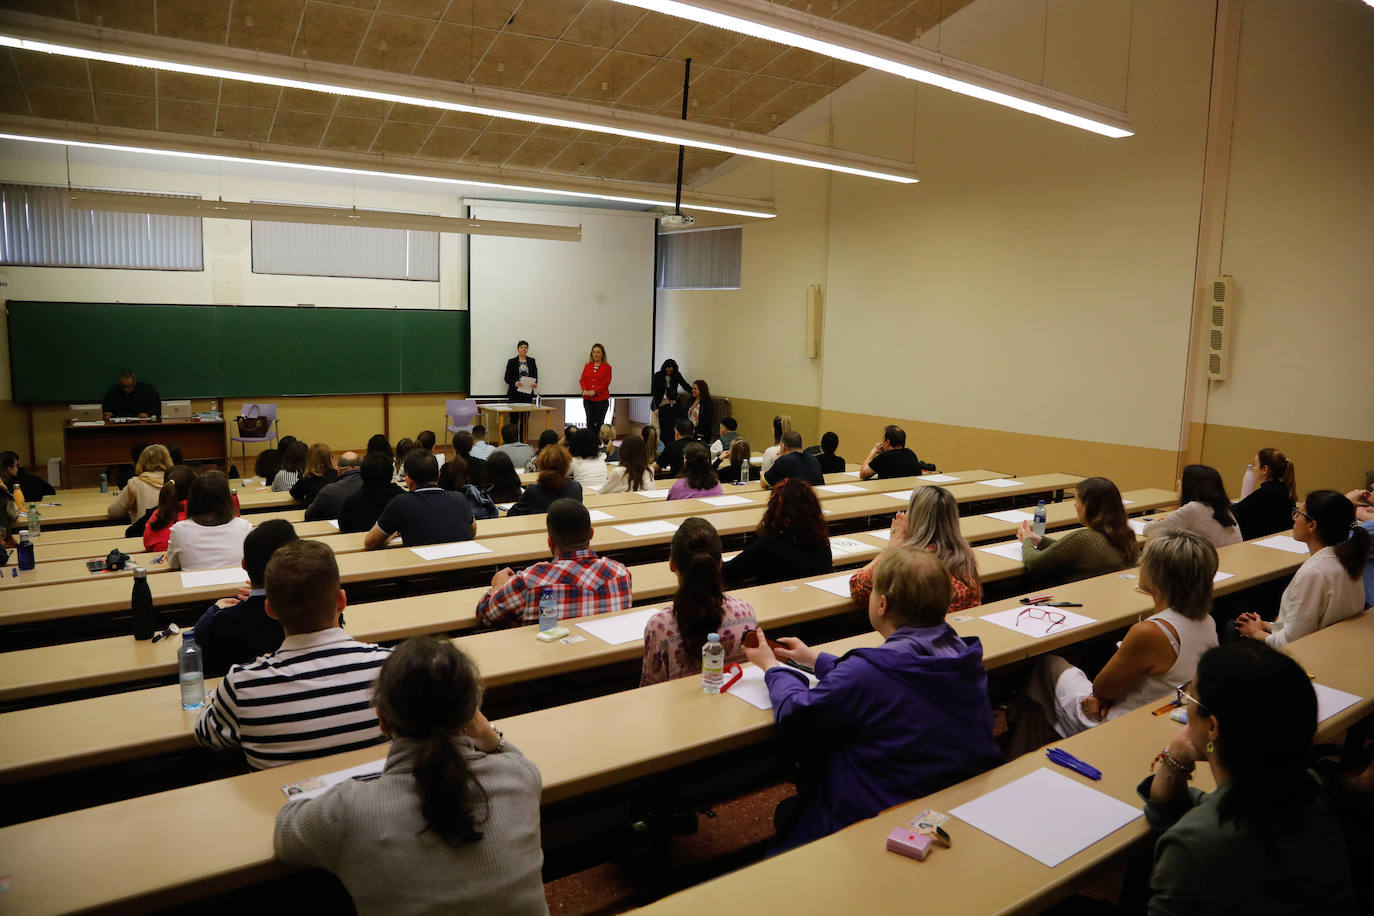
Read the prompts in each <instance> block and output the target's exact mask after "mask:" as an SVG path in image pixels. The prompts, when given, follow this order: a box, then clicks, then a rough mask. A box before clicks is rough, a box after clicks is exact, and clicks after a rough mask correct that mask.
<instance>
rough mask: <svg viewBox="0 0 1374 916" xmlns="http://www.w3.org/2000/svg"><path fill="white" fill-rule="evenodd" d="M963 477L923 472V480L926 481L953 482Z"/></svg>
mask: <svg viewBox="0 0 1374 916" xmlns="http://www.w3.org/2000/svg"><path fill="white" fill-rule="evenodd" d="M961 479H962V478H959V477H955V476H954V475H953V474H922V475H921V480H923V481H925V482H926V483H953V482H954V481H956V480H961Z"/></svg>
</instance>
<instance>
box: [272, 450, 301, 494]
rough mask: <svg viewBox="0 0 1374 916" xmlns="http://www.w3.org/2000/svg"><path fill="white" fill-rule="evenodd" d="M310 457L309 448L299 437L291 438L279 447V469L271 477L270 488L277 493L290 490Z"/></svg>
mask: <svg viewBox="0 0 1374 916" xmlns="http://www.w3.org/2000/svg"><path fill="white" fill-rule="evenodd" d="M309 457H310V449H309V448H308V447H307V446H306V444H305V443H304V442H302V441H300V440H299V439H293V440H292V441H291V442H290V443H289V444H287V445H284V446H282V449H281V470H280V471H277V476H276V477H273V478H272V489H273V490H275V491H276V492H278V493H286V492H290V490H291V488H292V487H294V486H295V485H296V481H298V480H300V479H301V474H302V473H303V472H304V471H305V462H306V460H307V459H308V458H309Z"/></svg>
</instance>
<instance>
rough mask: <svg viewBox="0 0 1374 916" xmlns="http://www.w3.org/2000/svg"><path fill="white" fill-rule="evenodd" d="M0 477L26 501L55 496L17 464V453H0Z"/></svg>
mask: <svg viewBox="0 0 1374 916" xmlns="http://www.w3.org/2000/svg"><path fill="white" fill-rule="evenodd" d="M140 454H141V452H140ZM0 477H5V478H7V479H8V480H9V481H10V483H9V486H11V487H13V488H15V489H18V490H22V491H23V492H24V499H26V500H28V499H31V500H33V501H35V502H37V501H38V500H41V499H45V498H46V497H49V496H55V495H57V491H56V490H54V489H53V487H52V484H50V483H48V482H47V481H46V480H44V479H43V478H42V477H39V476H38V475H36V474H30V473H29V472H28V471H26V470H24V466H23V465H21V464H20V463H19V453H18V452H12V451H4V452H0Z"/></svg>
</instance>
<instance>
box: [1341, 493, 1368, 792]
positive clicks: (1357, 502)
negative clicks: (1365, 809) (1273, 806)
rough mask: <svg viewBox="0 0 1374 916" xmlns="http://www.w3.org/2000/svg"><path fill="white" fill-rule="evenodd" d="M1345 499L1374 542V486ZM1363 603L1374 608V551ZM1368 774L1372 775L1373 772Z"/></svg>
mask: <svg viewBox="0 0 1374 916" xmlns="http://www.w3.org/2000/svg"><path fill="white" fill-rule="evenodd" d="M1345 498H1346V499H1348V500H1350V504H1351V505H1352V506H1354V507H1355V524H1356V525H1358V526H1360V527H1361V528H1363V529H1364V530H1365V533H1366V534H1368V535H1369V537H1370V540H1371V541H1374V485H1371V486H1370V487H1368V488H1366V489H1363V490H1351V491H1350V492H1349V493H1347V494H1345ZM1364 603H1365V607H1374V549H1371V550H1370V552H1369V560H1368V562H1366V563H1365V567H1364ZM1370 772H1371V774H1374V770H1371V771H1370Z"/></svg>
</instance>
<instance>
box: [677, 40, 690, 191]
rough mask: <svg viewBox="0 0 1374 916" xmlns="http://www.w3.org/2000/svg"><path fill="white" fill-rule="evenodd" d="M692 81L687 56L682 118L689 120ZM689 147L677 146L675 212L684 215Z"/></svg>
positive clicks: (684, 68)
mask: <svg viewBox="0 0 1374 916" xmlns="http://www.w3.org/2000/svg"><path fill="white" fill-rule="evenodd" d="M691 83H692V59H691V58H690V57H689V58H687V60H686V62H685V63H684V65H683V68H682V120H684V121H685V120H687V90H688V88H689V87H690V86H691ZM686 153H687V147H685V146H679V147H678V148H677V197H676V198H675V199H674V201H673V212H674V213H676V214H677V215H678V216H681V215H682V160H683V157H684V156H685V155H686Z"/></svg>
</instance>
